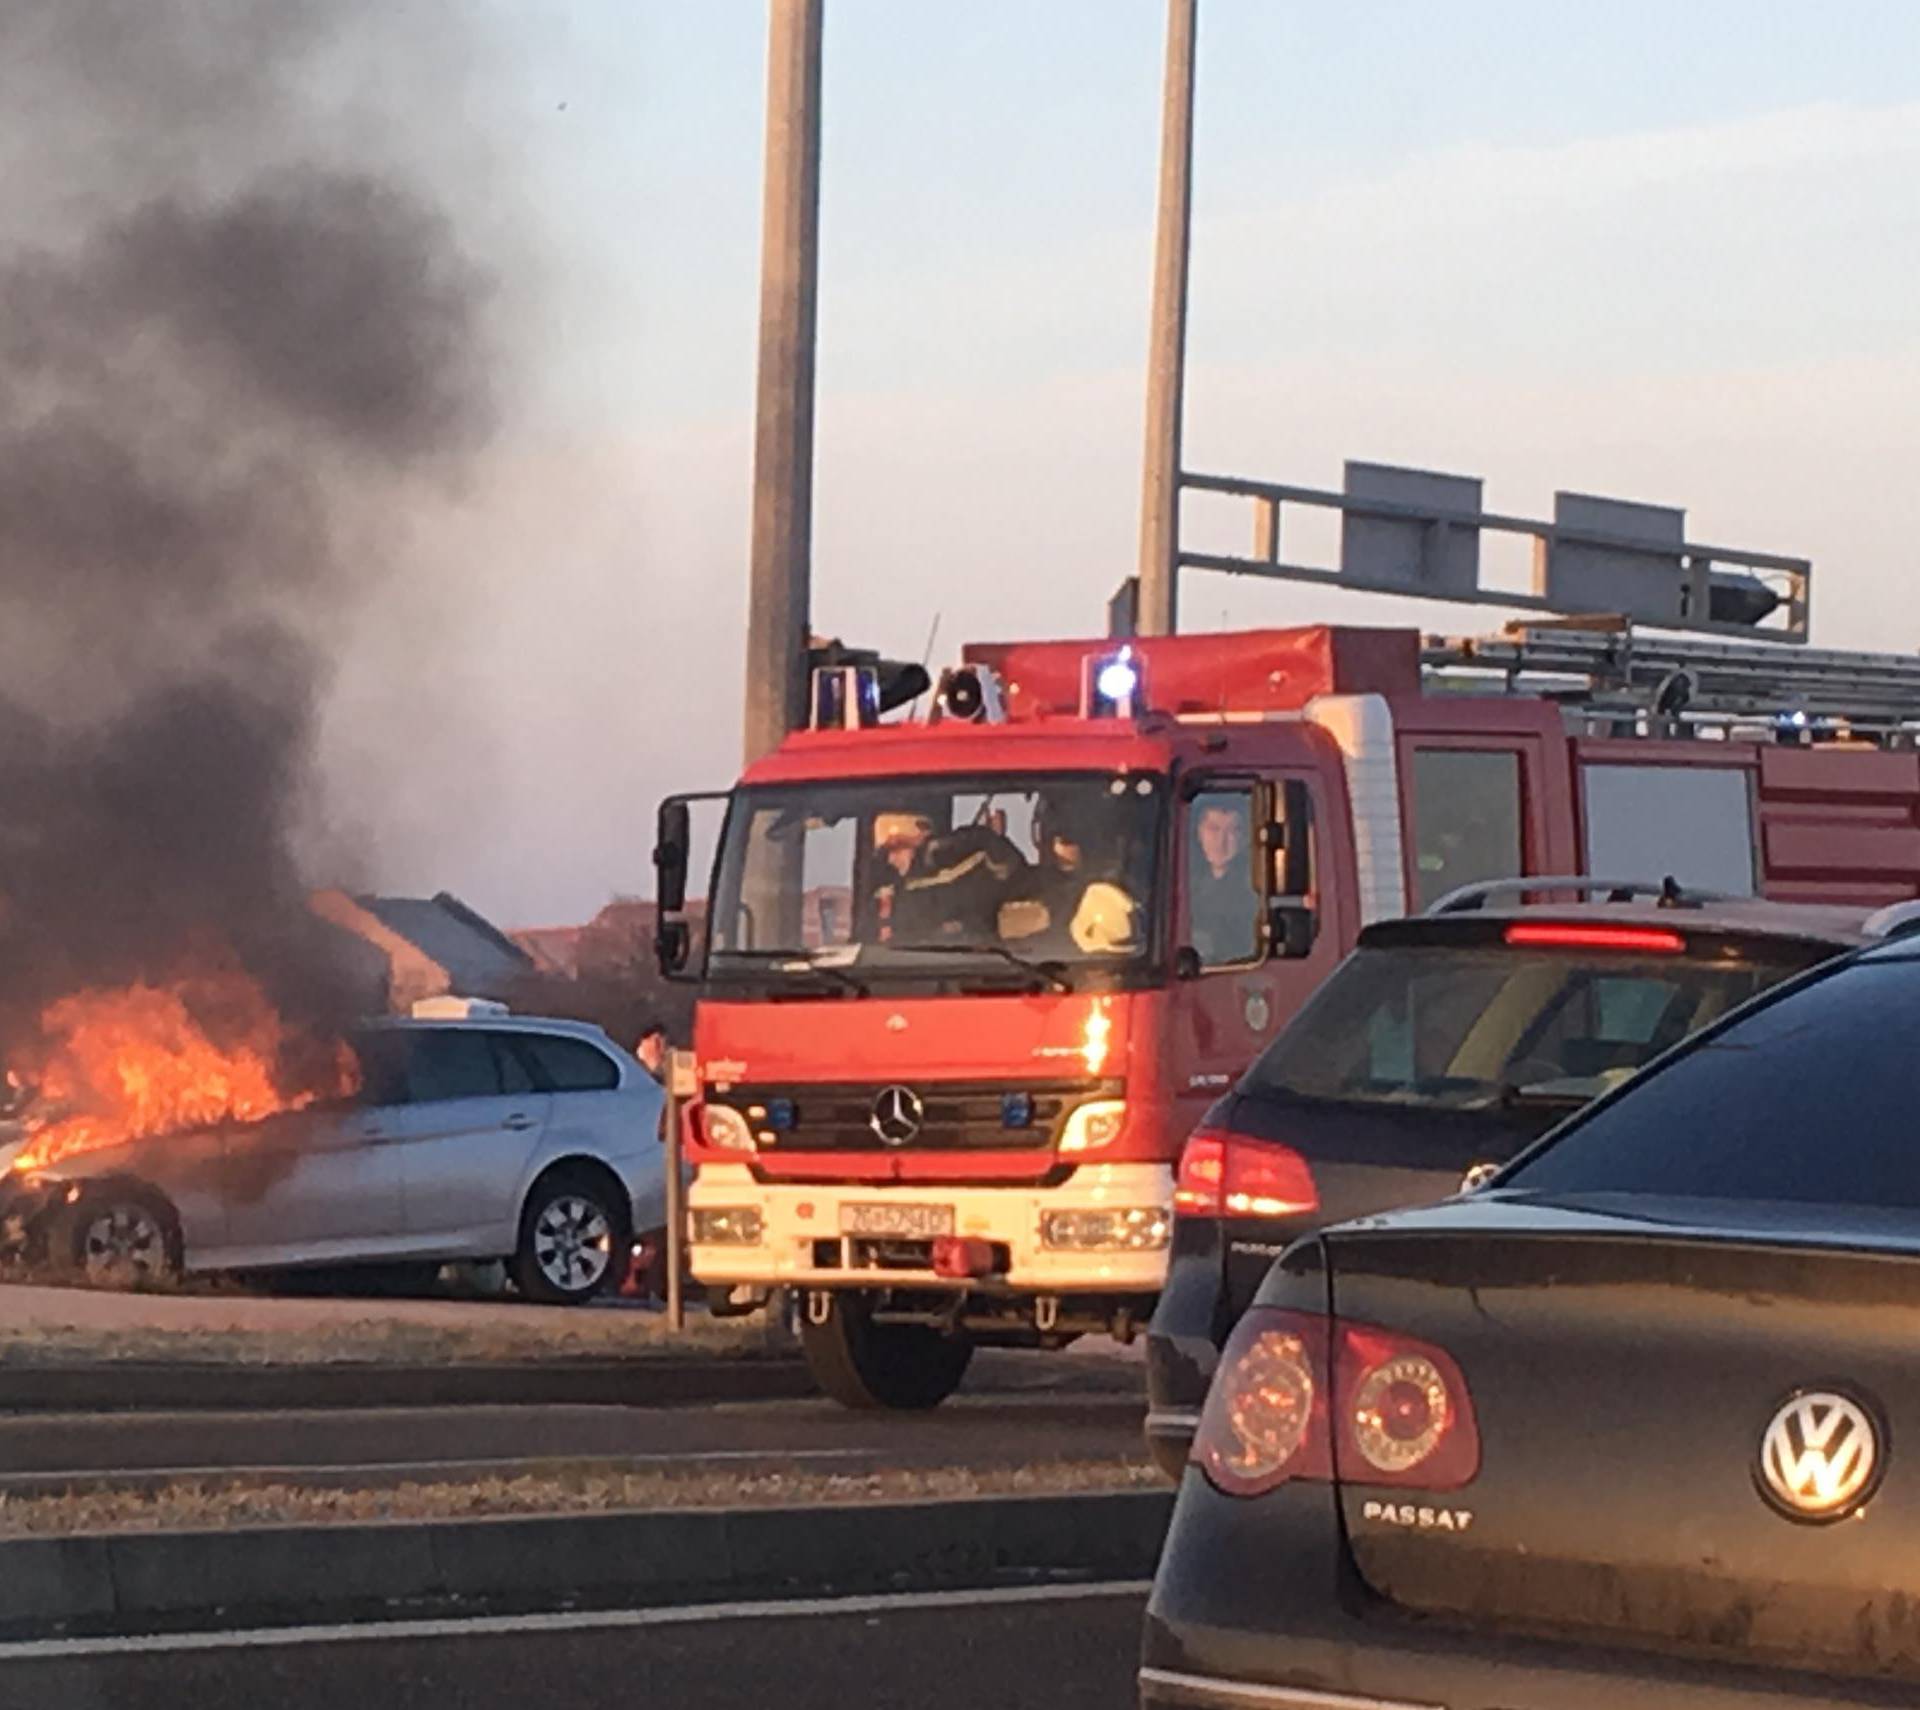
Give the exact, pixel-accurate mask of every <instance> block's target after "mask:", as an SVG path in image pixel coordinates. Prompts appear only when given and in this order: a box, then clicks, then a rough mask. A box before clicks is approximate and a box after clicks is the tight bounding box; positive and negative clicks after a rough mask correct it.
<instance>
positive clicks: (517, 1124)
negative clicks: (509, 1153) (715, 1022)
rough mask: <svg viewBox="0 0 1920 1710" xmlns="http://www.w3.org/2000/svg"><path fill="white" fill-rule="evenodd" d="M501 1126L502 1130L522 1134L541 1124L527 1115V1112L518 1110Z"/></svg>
mask: <svg viewBox="0 0 1920 1710" xmlns="http://www.w3.org/2000/svg"><path fill="white" fill-rule="evenodd" d="M500 1126H501V1127H502V1128H511V1129H512V1130H513V1131H514V1132H515V1133H516V1134H520V1133H524V1132H525V1131H526V1130H527V1129H529V1128H537V1127H538V1126H539V1124H538V1122H536V1121H535V1119H534V1118H533V1117H531V1116H529V1115H527V1113H526V1112H525V1111H523V1110H516V1111H515V1112H514V1113H513V1114H512V1115H511V1116H509V1117H508V1118H507V1120H506V1121H505V1122H503V1123H501V1125H500Z"/></svg>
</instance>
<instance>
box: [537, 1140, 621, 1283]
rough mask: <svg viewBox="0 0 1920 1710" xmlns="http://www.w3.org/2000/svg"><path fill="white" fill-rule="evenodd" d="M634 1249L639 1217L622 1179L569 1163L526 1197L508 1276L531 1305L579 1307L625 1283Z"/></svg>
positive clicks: (602, 1171) (550, 1173) (548, 1175)
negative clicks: (517, 1246) (536, 1303)
mask: <svg viewBox="0 0 1920 1710" xmlns="http://www.w3.org/2000/svg"><path fill="white" fill-rule="evenodd" d="M632 1249H633V1213H632V1211H631V1210H630V1209H629V1208H628V1205H627V1196H626V1193H625V1192H624V1191H623V1190H622V1188H621V1186H620V1183H619V1181H618V1179H617V1178H615V1177H614V1176H613V1175H611V1174H610V1173H609V1172H607V1171H605V1170H602V1169H598V1168H596V1167H594V1166H593V1165H591V1164H562V1165H560V1166H558V1167H557V1168H555V1169H551V1170H549V1171H548V1172H547V1173H546V1174H545V1175H544V1176H542V1177H541V1178H540V1179H539V1180H538V1181H537V1182H535V1183H534V1184H533V1191H532V1192H531V1193H530V1194H528V1195H527V1203H526V1207H525V1209H524V1210H523V1211H522V1212H521V1213H520V1245H519V1248H518V1249H517V1250H516V1251H515V1253H514V1255H513V1257H512V1258H511V1259H510V1260H509V1261H508V1262H507V1270H508V1272H509V1273H510V1274H511V1276H512V1277H513V1280H514V1283H515V1285H516V1286H517V1287H518V1288H519V1290H520V1293H521V1295H522V1296H523V1297H524V1298H526V1299H528V1300H532V1301H538V1302H539V1303H540V1304H541V1305H543V1306H579V1305H581V1304H582V1303H583V1302H585V1301H589V1300H591V1299H593V1297H594V1296H595V1295H597V1294H601V1293H604V1292H605V1291H606V1290H608V1289H610V1288H616V1287H618V1286H619V1285H620V1284H621V1283H622V1282H624V1281H625V1280H626V1276H627V1269H628V1259H629V1255H630V1254H631V1252H632Z"/></svg>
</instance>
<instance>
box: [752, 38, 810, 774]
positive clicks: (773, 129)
mask: <svg viewBox="0 0 1920 1710" xmlns="http://www.w3.org/2000/svg"><path fill="white" fill-rule="evenodd" d="M822 6H823V0H769V5H768V11H769V14H770V27H769V31H768V41H767V181H766V205H765V211H764V214H763V217H762V226H761V254H760V383H759V397H758V401H757V405H756V414H755V432H754V447H753V567H752V583H751V589H750V594H749V601H750V603H749V605H748V610H747V697H746V752H747V758H748V759H749V760H756V759H758V758H759V757H760V756H761V755H763V754H765V753H766V752H768V750H770V749H771V748H773V747H774V746H776V745H777V744H778V743H779V741H780V739H781V738H782V737H783V736H785V735H786V733H787V732H788V731H789V730H791V729H793V728H794V726H795V725H796V724H798V723H800V722H801V719H802V714H803V710H804V707H805V704H806V693H807V684H806V650H807V640H808V627H809V622H810V618H809V605H810V600H811V591H812V590H811V583H812V564H811V546H812V532H813V358H814V309H815V299H816V294H817V293H816V288H817V284H818V278H819V258H820V248H819V244H820V37H821V21H822V20H821V13H822Z"/></svg>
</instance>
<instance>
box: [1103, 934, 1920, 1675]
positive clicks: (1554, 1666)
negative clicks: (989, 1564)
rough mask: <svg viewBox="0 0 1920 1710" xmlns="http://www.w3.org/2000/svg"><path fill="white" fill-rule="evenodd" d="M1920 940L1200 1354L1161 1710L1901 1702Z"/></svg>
mask: <svg viewBox="0 0 1920 1710" xmlns="http://www.w3.org/2000/svg"><path fill="white" fill-rule="evenodd" d="M1916 1039H1920V943H1916V942H1913V941H1901V940H1896V941H1894V942H1891V943H1888V944H1885V945H1881V946H1877V947H1875V948H1873V949H1870V950H1867V951H1864V952H1862V953H1860V954H1858V955H1856V956H1853V957H1849V958H1847V959H1845V960H1843V961H1840V962H1837V963H1833V964H1829V965H1828V967H1826V968H1823V969H1820V970H1817V971H1815V972H1814V973H1812V974H1809V975H1806V976H1804V977H1802V978H1801V979H1798V980H1795V981H1792V982H1789V983H1787V984H1785V985H1782V986H1779V987H1777V988H1776V989H1775V990H1774V991H1773V992H1771V993H1769V994H1768V995H1767V996H1765V997H1763V998H1761V999H1760V1000H1759V1001H1758V1002H1757V1003H1755V1004H1754V1005H1752V1006H1750V1007H1748V1008H1747V1009H1745V1010H1743V1011H1742V1012H1741V1013H1740V1014H1738V1015H1736V1016H1734V1017H1732V1018H1730V1019H1729V1020H1728V1021H1726V1022H1724V1023H1721V1024H1720V1025H1718V1026H1716V1027H1714V1028H1712V1029H1710V1030H1709V1031H1708V1032H1706V1033H1705V1034H1703V1035H1701V1036H1700V1037H1699V1038H1698V1039H1696V1040H1695V1041H1694V1042H1692V1043H1691V1044H1690V1045H1688V1046H1685V1047H1683V1048H1682V1049H1681V1050H1679V1051H1677V1052H1675V1053H1673V1054H1672V1055H1670V1056H1668V1057H1667V1058H1665V1059H1664V1061H1662V1062H1661V1063H1659V1064H1657V1065H1655V1066H1654V1067H1653V1068H1651V1069H1650V1070H1649V1071H1648V1072H1647V1073H1646V1074H1645V1075H1643V1076H1642V1077H1640V1078H1639V1079H1637V1080H1636V1081H1634V1082H1633V1083H1632V1084H1630V1085H1629V1086H1627V1087H1625V1088H1623V1089H1622V1090H1620V1091H1619V1092H1617V1093H1615V1094H1613V1095H1611V1096H1609V1097H1607V1098H1605V1099H1603V1100H1601V1101H1599V1102H1597V1103H1596V1104H1594V1105H1592V1106H1591V1107H1589V1108H1588V1109H1587V1110H1586V1111H1585V1112H1583V1113H1582V1114H1581V1115H1579V1116H1577V1117H1576V1118H1574V1119H1573V1120H1572V1121H1571V1122H1569V1123H1568V1124H1567V1125H1565V1126H1564V1127H1562V1128H1561V1129H1559V1130H1558V1131H1556V1132H1555V1133H1554V1134H1553V1135H1551V1136H1549V1137H1548V1138H1547V1139H1546V1140H1545V1141H1543V1142H1542V1143H1541V1144H1540V1145H1539V1146H1538V1147H1536V1148H1533V1149H1532V1150H1530V1151H1528V1152H1527V1153H1526V1154H1525V1155H1524V1156H1522V1157H1521V1158H1520V1159H1519V1160H1518V1161H1517V1162H1516V1163H1515V1164H1513V1165H1512V1166H1511V1167H1509V1168H1508V1169H1507V1170H1506V1171H1504V1172H1503V1173H1502V1174H1501V1175H1499V1176H1498V1177H1496V1178H1495V1180H1494V1182H1493V1183H1492V1184H1491V1185H1490V1186H1489V1187H1487V1188H1485V1189H1483V1190H1482V1191H1480V1192H1479V1193H1476V1194H1473V1195H1470V1196H1468V1197H1466V1198H1463V1199H1459V1200H1456V1201H1454V1202H1452V1203H1451V1204H1448V1205H1444V1206H1436V1207H1432V1208H1429V1209H1424V1210H1415V1211H1405V1212H1396V1213H1392V1214H1389V1215H1386V1216H1383V1217H1379V1218H1375V1219H1369V1220H1364V1221H1360V1222H1355V1223H1350V1224H1346V1225H1341V1226H1335V1227H1333V1228H1330V1229H1327V1230H1325V1231H1323V1232H1321V1233H1319V1234H1317V1235H1315V1236H1312V1237H1309V1238H1307V1239H1304V1240H1302V1241H1301V1242H1299V1243H1298V1244H1297V1245H1296V1246H1294V1247H1293V1248H1292V1249H1291V1250H1290V1251H1289V1252H1288V1253H1287V1255H1286V1256H1285V1257H1284V1258H1283V1259H1282V1260H1281V1261H1280V1262H1279V1263H1278V1264H1277V1265H1275V1266H1274V1267H1273V1269H1272V1271H1271V1273H1270V1274H1269V1276H1268V1278H1267V1280H1266V1282H1265V1283H1264V1284H1263V1285H1262V1287H1261V1289H1260V1291H1259V1294H1258V1296H1257V1298H1256V1301H1255V1303H1254V1305H1253V1306H1252V1308H1251V1309H1250V1310H1249V1311H1248V1312H1247V1314H1246V1315H1245V1317H1244V1318H1243V1319H1242V1320H1241V1322H1240V1324H1239V1326H1238V1328H1237V1329H1236V1330H1235V1331H1234V1333H1233V1335H1232V1337H1231V1339H1230V1340H1229V1342H1228V1345H1227V1347H1226V1349H1225V1351H1224V1353H1223V1355H1222V1358H1221V1365H1220V1371H1219V1375H1218V1377H1217V1379H1216V1381H1215V1383H1214V1386H1213V1388H1212V1390H1211V1392H1210V1394H1209V1396H1208V1399H1207V1403H1206V1408H1205V1411H1204V1414H1203V1416H1202V1420H1201V1425H1200V1430H1199V1434H1198V1437H1197V1438H1196V1440H1195V1445H1194V1457H1193V1464H1192V1465H1191V1466H1190V1467H1189V1468H1188V1470H1187V1472H1186V1475H1185V1478H1184V1481H1183V1484H1182V1487H1181V1492H1180V1498H1179V1502H1178V1504H1177V1507H1176V1510H1175V1514H1174V1520H1173V1526H1172V1530H1171V1533H1170V1535H1169V1538H1168V1542H1167V1547H1166V1552H1165V1554H1164V1556H1163V1558H1162V1560H1161V1564H1160V1571H1159V1576H1158V1579H1157V1580H1156V1583H1155V1586H1154V1592H1153V1598H1152V1602H1151V1605H1150V1607H1149V1611H1148V1616H1147V1628H1146V1637H1145V1652H1144V1666H1143V1668H1142V1672H1141V1688H1142V1702H1143V1703H1144V1704H1146V1705H1149V1706H1160V1705H1183V1706H1207V1705H1220V1706H1227V1705H1232V1706H1236V1707H1239V1710H1247V1707H1250V1706H1268V1707H1273V1710H1286V1707H1294V1706H1298V1707H1303V1710H1304V1707H1306V1706H1313V1707H1314V1710H1361V1707H1363V1706H1364V1707H1365V1710H1400V1707H1413V1706H1421V1707H1425V1710H1512V1707H1514V1706H1526V1707H1528V1710H1619V1707H1620V1706H1627V1705H1634V1706H1638V1705H1648V1706H1653V1705H1658V1706H1663V1707H1669V1706H1671V1707H1680V1710H1758V1707H1760V1706H1763V1705H1764V1706H1768V1707H1770V1710H1771V1707H1777V1706H1779V1705H1780V1704H1782V1703H1783V1702H1787V1701H1791V1702H1792V1703H1794V1704H1796V1705H1825V1706H1839V1705H1847V1706H1862V1705H1892V1704H1907V1705H1911V1704H1914V1703H1916V1702H1920V1452H1917V1451H1916V1449H1915V1445H1916V1444H1920V1362H1917V1361H1916V1359H1915V1349H1916V1348H1920V1127H1917V1124H1920V1051H1916V1049H1915V1041H1916Z"/></svg>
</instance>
